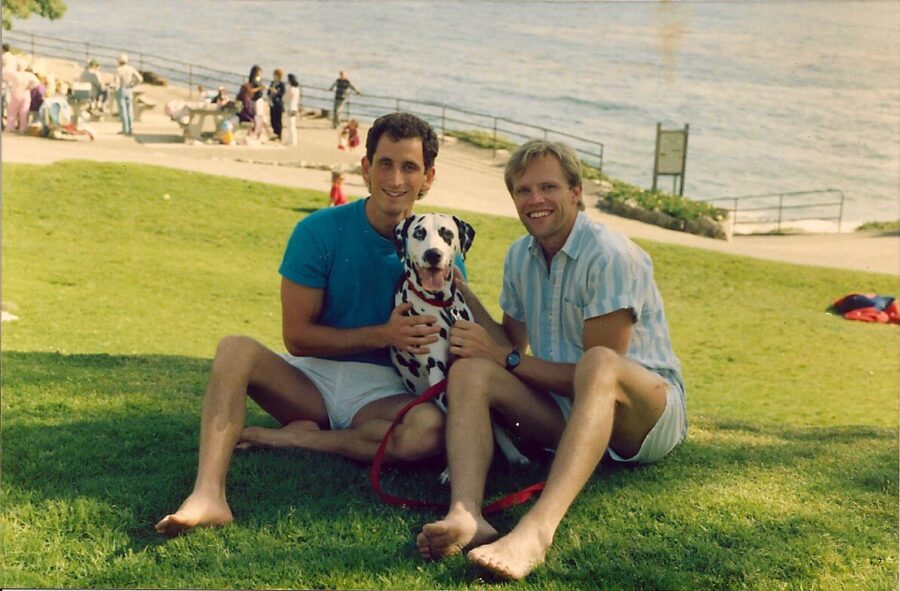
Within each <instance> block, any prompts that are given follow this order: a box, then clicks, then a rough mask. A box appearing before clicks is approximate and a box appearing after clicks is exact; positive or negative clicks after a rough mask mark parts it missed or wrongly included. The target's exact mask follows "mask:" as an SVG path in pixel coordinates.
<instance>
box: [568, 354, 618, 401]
mask: <svg viewBox="0 0 900 591" xmlns="http://www.w3.org/2000/svg"><path fill="white" fill-rule="evenodd" d="M621 361H622V357H621V355H619V354H618V353H617V352H616V351H614V350H613V349H610V348H609V347H592V348H590V349H588V350H587V351H585V353H584V355H582V356H581V359H579V360H578V363H576V364H575V396H576V398H577V397H579V396H597V395H615V391H616V387H615V386H616V384H617V382H618V378H619V367H620V363H621Z"/></svg>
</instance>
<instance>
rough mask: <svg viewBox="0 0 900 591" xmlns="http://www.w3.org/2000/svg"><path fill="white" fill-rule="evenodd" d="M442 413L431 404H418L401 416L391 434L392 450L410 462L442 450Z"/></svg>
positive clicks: (443, 423)
mask: <svg viewBox="0 0 900 591" xmlns="http://www.w3.org/2000/svg"><path fill="white" fill-rule="evenodd" d="M445 424H446V422H445V420H444V413H442V412H441V411H440V410H439V409H438V408H437V407H436V406H435V405H433V404H420V405H419V406H416V407H414V408H413V409H411V410H410V411H409V412H408V413H407V414H406V416H405V417H404V418H403V422H402V423H400V425H399V426H398V428H397V429H396V430H395V431H394V435H393V440H394V441H393V452H394V455H395V456H396V457H397V459H399V460H403V461H407V462H412V461H415V460H421V459H424V458H429V457H431V456H435V455H437V454H439V453H441V452H443V451H444V426H445Z"/></svg>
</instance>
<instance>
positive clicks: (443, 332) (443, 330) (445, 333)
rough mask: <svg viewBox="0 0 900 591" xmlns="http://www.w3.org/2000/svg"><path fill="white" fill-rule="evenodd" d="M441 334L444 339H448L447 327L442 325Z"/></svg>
mask: <svg viewBox="0 0 900 591" xmlns="http://www.w3.org/2000/svg"><path fill="white" fill-rule="evenodd" d="M439 334H440V335H441V338H442V339H446V338H447V329H446V328H444V327H443V326H442V327H441V332H440V333H439Z"/></svg>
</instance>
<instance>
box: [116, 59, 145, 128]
mask: <svg viewBox="0 0 900 591" xmlns="http://www.w3.org/2000/svg"><path fill="white" fill-rule="evenodd" d="M118 62H119V67H118V68H116V75H115V78H113V88H115V89H116V98H117V100H118V102H119V118H120V119H121V120H122V132H121V133H123V134H125V135H131V133H132V129H131V122H132V120H133V119H134V87H135V86H137V85H138V84H140V83H141V82H143V81H144V77H143V76H141V73H140V72H138V71H137V70H135V69H134V68H133V67H132V66H130V65H129V64H128V56H127V55H126V54H124V53H121V54H119V59H118Z"/></svg>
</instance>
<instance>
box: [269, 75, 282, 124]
mask: <svg viewBox="0 0 900 591" xmlns="http://www.w3.org/2000/svg"><path fill="white" fill-rule="evenodd" d="M284 93H285V85H284V71H283V70H282V69H281V68H275V71H274V72H273V73H272V84H270V85H269V119H270V121H271V123H272V133H273V134H274V135H275V137H277V138H278V139H279V140H281V129H282V117H283V116H284Z"/></svg>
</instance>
